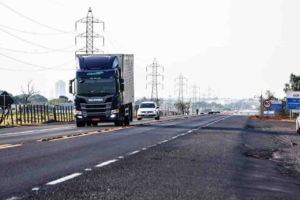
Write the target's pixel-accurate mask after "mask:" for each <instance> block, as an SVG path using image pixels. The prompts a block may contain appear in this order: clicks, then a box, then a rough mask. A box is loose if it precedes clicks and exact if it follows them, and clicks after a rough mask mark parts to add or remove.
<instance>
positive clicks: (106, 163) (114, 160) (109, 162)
mask: <svg viewBox="0 0 300 200" xmlns="http://www.w3.org/2000/svg"><path fill="white" fill-rule="evenodd" d="M117 161H118V160H117V159H113V160H109V161H106V162H103V163H101V164H99V165H96V167H103V166H105V165H109V164H111V163H114V162H117Z"/></svg>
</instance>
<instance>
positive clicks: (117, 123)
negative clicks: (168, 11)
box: [115, 120, 124, 126]
mask: <svg viewBox="0 0 300 200" xmlns="http://www.w3.org/2000/svg"><path fill="white" fill-rule="evenodd" d="M123 123H124V121H123V120H117V121H115V125H116V126H123Z"/></svg>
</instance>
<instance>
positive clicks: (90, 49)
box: [75, 8, 104, 56]
mask: <svg viewBox="0 0 300 200" xmlns="http://www.w3.org/2000/svg"><path fill="white" fill-rule="evenodd" d="M77 23H85V24H86V32H85V33H82V34H80V35H78V36H76V38H75V44H77V38H79V37H80V38H85V42H86V46H85V47H83V48H81V49H79V50H78V51H76V52H75V54H76V55H79V54H80V55H86V56H87V55H91V54H94V53H95V52H103V51H100V50H99V49H97V48H95V47H94V38H102V39H103V45H104V37H103V36H101V35H99V34H97V33H94V23H102V24H103V30H104V22H102V21H100V20H99V19H96V18H94V17H93V13H92V9H91V8H89V11H88V13H87V16H86V17H85V18H83V19H80V20H78V21H77V22H76V23H75V29H76V30H77Z"/></svg>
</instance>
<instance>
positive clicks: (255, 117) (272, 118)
mask: <svg viewBox="0 0 300 200" xmlns="http://www.w3.org/2000/svg"><path fill="white" fill-rule="evenodd" d="M250 119H259V120H265V121H283V122H295V121H296V118H292V119H290V117H281V116H277V117H265V116H250Z"/></svg>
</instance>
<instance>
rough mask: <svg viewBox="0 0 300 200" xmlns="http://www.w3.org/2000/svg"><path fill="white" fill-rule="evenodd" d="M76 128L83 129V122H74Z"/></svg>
mask: <svg viewBox="0 0 300 200" xmlns="http://www.w3.org/2000/svg"><path fill="white" fill-rule="evenodd" d="M76 126H77V127H85V122H76Z"/></svg>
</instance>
